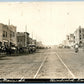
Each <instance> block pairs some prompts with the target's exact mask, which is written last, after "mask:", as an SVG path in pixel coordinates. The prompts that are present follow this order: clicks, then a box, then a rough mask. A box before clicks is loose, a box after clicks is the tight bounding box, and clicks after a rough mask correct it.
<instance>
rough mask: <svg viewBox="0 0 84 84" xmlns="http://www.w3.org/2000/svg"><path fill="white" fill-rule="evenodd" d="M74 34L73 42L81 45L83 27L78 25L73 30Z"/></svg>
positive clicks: (83, 37) (83, 33)
mask: <svg viewBox="0 0 84 84" xmlns="http://www.w3.org/2000/svg"><path fill="white" fill-rule="evenodd" d="M74 36H75V44H79V46H82V44H84V28H81V26H79V28H78V29H76V31H75V32H74Z"/></svg>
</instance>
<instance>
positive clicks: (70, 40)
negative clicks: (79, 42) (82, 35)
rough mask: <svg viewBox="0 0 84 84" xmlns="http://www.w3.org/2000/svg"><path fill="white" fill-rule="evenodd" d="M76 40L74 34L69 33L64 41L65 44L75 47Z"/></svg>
mask: <svg viewBox="0 0 84 84" xmlns="http://www.w3.org/2000/svg"><path fill="white" fill-rule="evenodd" d="M74 42H75V37H74V34H69V35H67V36H66V40H64V41H63V42H62V44H63V45H64V46H70V47H73V46H74Z"/></svg>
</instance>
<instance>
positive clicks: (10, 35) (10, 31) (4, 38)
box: [0, 23, 17, 46]
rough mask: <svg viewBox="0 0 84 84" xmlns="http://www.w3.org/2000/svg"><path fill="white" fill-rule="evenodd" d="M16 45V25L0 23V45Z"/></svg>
mask: <svg viewBox="0 0 84 84" xmlns="http://www.w3.org/2000/svg"><path fill="white" fill-rule="evenodd" d="M12 45H13V46H16V45H17V42H16V27H15V26H13V25H5V24H2V23H0V46H12Z"/></svg>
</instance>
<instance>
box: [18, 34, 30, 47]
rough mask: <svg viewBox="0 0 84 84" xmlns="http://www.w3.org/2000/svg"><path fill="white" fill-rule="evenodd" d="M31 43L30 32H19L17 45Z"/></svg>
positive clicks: (21, 45) (23, 45)
mask: <svg viewBox="0 0 84 84" xmlns="http://www.w3.org/2000/svg"><path fill="white" fill-rule="evenodd" d="M28 44H29V33H28V32H17V46H18V47H28Z"/></svg>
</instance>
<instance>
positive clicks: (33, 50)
mask: <svg viewBox="0 0 84 84" xmlns="http://www.w3.org/2000/svg"><path fill="white" fill-rule="evenodd" d="M35 51H36V45H35V44H29V53H33V52H35Z"/></svg>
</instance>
